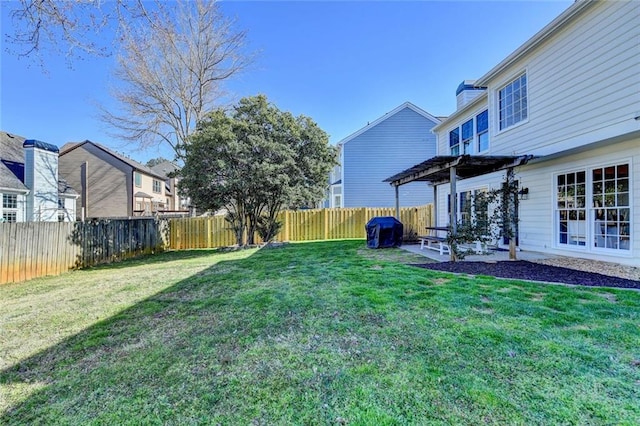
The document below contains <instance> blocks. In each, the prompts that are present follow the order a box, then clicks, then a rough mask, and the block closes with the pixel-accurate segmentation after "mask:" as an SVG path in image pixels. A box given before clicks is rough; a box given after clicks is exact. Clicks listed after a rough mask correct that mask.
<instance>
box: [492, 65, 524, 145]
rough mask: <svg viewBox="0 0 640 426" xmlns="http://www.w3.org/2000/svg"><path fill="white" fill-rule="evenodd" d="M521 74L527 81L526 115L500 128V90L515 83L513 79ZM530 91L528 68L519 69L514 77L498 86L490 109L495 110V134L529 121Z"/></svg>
mask: <svg viewBox="0 0 640 426" xmlns="http://www.w3.org/2000/svg"><path fill="white" fill-rule="evenodd" d="M522 76H525V77H526V80H527V83H526V84H527V85H526V90H527V96H526V99H527V117H526V118H524V119H522V120H520V121H518V122H516V123H513V124H511V125H510V126H507V127H504V128H501V127H500V91H502V90H504V89H506V88H507V86H509V85H510V84H513V83H515V81H516V80H519V79H520V78H522ZM530 92H531V91H530V79H529V70H528V69H524V70H523V71H521V72H519V73H516V74H515V77H513V78H510V79H508V80H507V82H506V83H505V84H503V85H501V86H499V87H498V88H497V89H496V90H495V91H494V95H495V98H494V102H493V107H492V109H493V110H494V112H495V118H494V124H495V129H496V131H495V134H496V135H499V134H501V133H503V132H507V131H509V130H511V129H515V128H516V127H519V126H522V125H524V124H526V123H528V122H529V119H530V117H531V114H530V110H531V108H530V106H531V102H530V100H531V93H530Z"/></svg>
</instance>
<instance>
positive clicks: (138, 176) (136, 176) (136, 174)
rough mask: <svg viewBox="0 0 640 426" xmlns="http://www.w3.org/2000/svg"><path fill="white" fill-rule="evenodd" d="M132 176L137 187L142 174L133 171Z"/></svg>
mask: <svg viewBox="0 0 640 426" xmlns="http://www.w3.org/2000/svg"><path fill="white" fill-rule="evenodd" d="M133 178H134V180H135V184H136V186H137V187H138V188H140V187H141V186H142V175H141V174H140V173H138V172H133Z"/></svg>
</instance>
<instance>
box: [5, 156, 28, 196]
mask: <svg viewBox="0 0 640 426" xmlns="http://www.w3.org/2000/svg"><path fill="white" fill-rule="evenodd" d="M3 189H11V190H16V191H21V192H28V191H29V189H28V188H27V187H26V186H25V185H24V183H22V182H21V181H20V179H18V177H17V176H16V175H15V174H14V173H13V172H12V171H11V169H9V167H7V165H6V164H5V163H4V162H3V161H0V190H3Z"/></svg>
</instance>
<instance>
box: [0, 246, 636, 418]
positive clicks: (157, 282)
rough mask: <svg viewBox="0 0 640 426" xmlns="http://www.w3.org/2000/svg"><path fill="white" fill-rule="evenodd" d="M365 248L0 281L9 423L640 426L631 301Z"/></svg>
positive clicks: (171, 256)
mask: <svg viewBox="0 0 640 426" xmlns="http://www.w3.org/2000/svg"><path fill="white" fill-rule="evenodd" d="M412 261H413V262H418V261H424V258H419V259H417V258H416V257H413V258H412V255H410V254H408V253H406V252H404V251H401V250H378V251H373V250H367V249H365V248H364V243H363V242H362V241H340V242H322V243H303V244H291V245H287V246H284V247H281V248H271V249H262V250H246V251H237V252H220V251H213V250H202V251H186V252H170V253H164V254H161V255H158V256H154V257H148V258H144V259H140V260H133V261H128V262H125V263H121V264H117V265H111V266H105V267H99V268H93V269H90V270H85V271H76V272H72V273H68V274H65V275H62V276H59V277H50V278H44V279H36V280H33V281H30V282H27V283H22V284H11V285H4V286H0V424H53V423H55V424H73V425H76V424H118V425H121V424H132V425H133V424H135V425H138V424H234V425H235V424H254V425H262V424H269V425H271V424H349V425H372V424H373V425H385V424H389V425H395V424H470V425H471V424H473V425H476V424H523V425H532V424H541V425H548V424H607V425H608V424H628V425H637V424H640V292H637V291H628V290H613V289H603V288H583V287H578V288H575V287H566V286H554V285H544V284H535V283H525V282H518V281H512V280H496V279H494V278H490V277H476V278H472V277H466V276H454V275H451V274H442V273H437V272H433V271H429V270H425V269H418V268H413V267H410V266H406V265H404V264H403V262H405V263H406V262H412Z"/></svg>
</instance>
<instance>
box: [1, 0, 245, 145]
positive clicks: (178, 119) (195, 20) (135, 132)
mask: <svg viewBox="0 0 640 426" xmlns="http://www.w3.org/2000/svg"><path fill="white" fill-rule="evenodd" d="M5 7H7V8H8V9H9V10H10V15H11V17H12V22H13V24H14V25H13V31H9V32H7V33H6V34H5V40H7V41H8V42H9V43H8V46H9V48H13V49H11V50H12V51H13V52H14V53H16V54H18V55H20V56H29V57H32V56H33V57H38V56H39V53H40V52H42V51H51V52H52V53H57V54H63V55H65V56H66V57H67V58H68V59H69V60H70V61H72V60H73V59H74V58H77V57H84V56H91V55H97V56H106V55H111V54H112V53H116V54H117V57H116V59H117V61H116V62H117V63H116V69H115V71H114V75H115V79H114V82H115V86H114V87H113V88H112V96H113V98H114V99H115V100H116V108H112V107H111V106H110V107H109V108H102V113H101V118H102V120H103V121H104V122H106V123H107V124H108V125H109V126H110V127H111V128H112V129H113V131H112V134H113V136H115V137H118V138H121V139H124V140H126V141H130V142H132V143H134V144H139V145H140V146H141V147H142V148H145V147H149V146H154V145H159V144H166V145H169V146H171V148H172V149H173V150H174V152H175V154H176V157H178V158H180V157H181V156H182V154H183V153H184V150H183V148H184V143H185V142H186V141H187V139H188V136H189V134H190V133H191V132H192V131H193V130H194V129H195V125H196V123H197V122H198V121H199V120H200V119H202V118H203V116H204V114H205V113H206V112H207V111H211V110H212V109H213V108H214V107H216V106H220V105H221V103H222V102H221V94H222V93H223V88H222V83H223V82H225V81H227V80H228V79H229V78H231V77H232V76H234V75H235V74H236V73H238V72H240V71H242V70H244V69H245V68H246V67H247V65H248V64H249V63H250V62H251V59H252V58H251V56H252V55H251V54H249V53H247V52H246V51H245V50H244V44H245V40H246V33H245V32H244V31H239V30H237V29H236V28H235V22H234V21H233V20H230V19H228V18H226V17H225V16H224V15H223V14H222V12H221V11H220V10H219V8H218V5H217V2H216V1H215V0H173V1H170V2H167V1H164V0H145V1H143V0H113V1H100V0H17V1H16V2H13V3H8V4H7V5H6V6H5V4H4V3H3V8H5ZM43 66H44V65H43Z"/></svg>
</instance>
